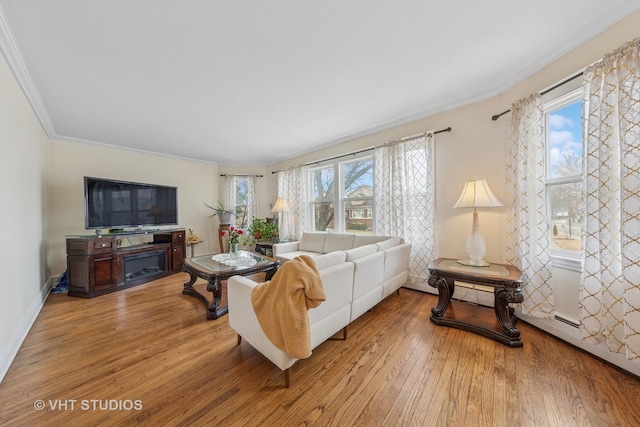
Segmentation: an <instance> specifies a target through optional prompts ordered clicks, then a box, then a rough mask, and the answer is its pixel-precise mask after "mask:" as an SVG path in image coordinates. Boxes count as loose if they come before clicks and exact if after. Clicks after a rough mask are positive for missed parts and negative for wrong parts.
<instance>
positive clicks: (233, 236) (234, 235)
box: [224, 227, 244, 245]
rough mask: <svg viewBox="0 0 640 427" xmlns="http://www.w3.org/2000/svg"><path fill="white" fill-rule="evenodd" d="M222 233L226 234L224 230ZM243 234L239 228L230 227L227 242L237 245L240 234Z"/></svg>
mask: <svg viewBox="0 0 640 427" xmlns="http://www.w3.org/2000/svg"><path fill="white" fill-rule="evenodd" d="M224 233H225V234H227V232H226V231H225V232H224ZM243 234H244V231H242V230H241V229H239V228H235V227H230V228H229V235H228V239H229V243H230V244H232V245H237V244H238V242H240V236H242V235H243Z"/></svg>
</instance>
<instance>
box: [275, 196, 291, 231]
mask: <svg viewBox="0 0 640 427" xmlns="http://www.w3.org/2000/svg"><path fill="white" fill-rule="evenodd" d="M281 212H291V209H290V208H289V203H287V199H285V198H282V197H278V198H277V199H276V203H275V204H274V205H273V208H272V209H271V213H274V214H276V215H277V216H276V223H277V224H278V226H279V225H280V213H281Z"/></svg>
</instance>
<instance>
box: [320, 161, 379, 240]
mask: <svg viewBox="0 0 640 427" xmlns="http://www.w3.org/2000/svg"><path fill="white" fill-rule="evenodd" d="M309 181H310V183H311V192H310V194H311V198H312V200H311V212H312V216H313V230H315V231H325V230H330V231H344V232H347V233H371V232H372V230H373V159H372V158H371V157H370V156H368V157H361V158H358V159H357V160H350V161H348V162H340V163H335V164H332V165H327V166H322V167H319V168H315V169H311V170H310V171H309ZM336 183H339V184H338V185H336ZM340 213H341V214H340Z"/></svg>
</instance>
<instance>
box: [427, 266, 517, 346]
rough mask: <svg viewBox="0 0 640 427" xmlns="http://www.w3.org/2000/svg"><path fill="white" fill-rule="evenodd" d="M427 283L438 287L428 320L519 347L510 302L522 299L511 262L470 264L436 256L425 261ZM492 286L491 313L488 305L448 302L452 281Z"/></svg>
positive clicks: (452, 286)
mask: <svg viewBox="0 0 640 427" xmlns="http://www.w3.org/2000/svg"><path fill="white" fill-rule="evenodd" d="M428 268H429V273H430V276H429V285H431V286H433V287H434V288H436V289H438V295H439V299H438V305H437V306H436V307H434V308H432V309H431V321H432V322H433V323H435V324H436V325H441V326H449V327H452V328H457V329H462V330H465V331H469V332H474V333H476V334H480V335H482V336H485V337H487V338H491V339H493V340H496V341H498V342H500V343H502V344H505V345H507V346H509V347H522V346H523V344H522V340H521V338H520V331H519V330H518V329H517V328H516V327H515V323H516V320H517V318H516V317H515V314H514V310H513V307H511V306H509V304H512V303H521V302H522V301H523V296H522V291H521V286H522V273H521V272H520V271H519V270H518V269H517V268H515V267H514V266H512V265H503V264H491V265H490V266H488V267H471V266H467V265H462V264H459V263H458V262H457V261H456V260H454V259H448V258H438V259H436V260H435V261H433V262H432V263H431V264H429V267H428ZM456 281H458V282H465V283H470V284H478V285H484V286H491V287H493V293H494V309H493V311H494V313H495V317H493V315H492V314H491V310H490V309H489V308H488V307H481V306H473V305H470V304H467V303H464V302H461V301H455V305H454V304H452V301H451V296H452V295H453V292H454V290H455V284H454V283H455V282H456Z"/></svg>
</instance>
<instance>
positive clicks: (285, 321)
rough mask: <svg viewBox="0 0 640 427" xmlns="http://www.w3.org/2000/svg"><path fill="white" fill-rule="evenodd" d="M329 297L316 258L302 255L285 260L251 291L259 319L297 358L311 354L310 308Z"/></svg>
mask: <svg viewBox="0 0 640 427" xmlns="http://www.w3.org/2000/svg"><path fill="white" fill-rule="evenodd" d="M325 299H326V296H325V293H324V287H323V286H322V279H321V278H320V273H318V268H317V267H316V263H315V261H313V258H311V257H310V256H308V255H301V256H299V257H296V258H294V259H292V260H291V261H287V262H285V263H284V264H283V265H282V267H280V269H279V270H278V271H277V272H276V274H275V275H274V276H273V279H271V280H270V281H268V282H264V283H259V284H258V285H257V286H256V287H255V288H253V291H252V292H251V303H252V304H253V309H254V311H255V313H256V316H257V317H258V322H260V326H261V327H262V330H263V331H264V333H265V335H266V336H267V338H269V340H271V342H272V343H273V345H275V346H276V347H278V348H279V349H280V350H282V351H284V352H285V353H288V354H290V355H291V356H292V357H295V358H296V359H304V358H307V357H309V356H311V327H310V325H309V315H308V313H307V311H308V310H309V309H310V308H314V307H317V306H319V305H320V304H321V303H322V301H324V300H325Z"/></svg>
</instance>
